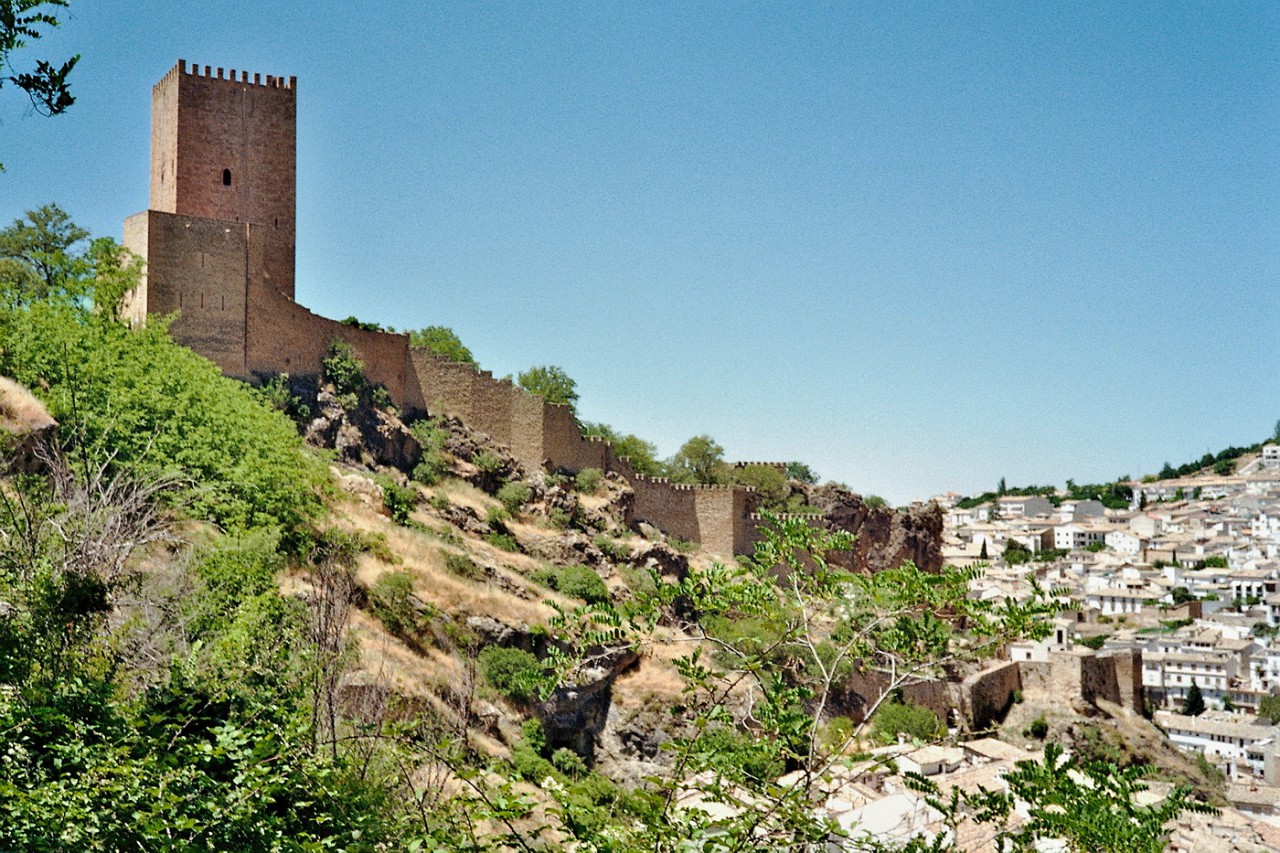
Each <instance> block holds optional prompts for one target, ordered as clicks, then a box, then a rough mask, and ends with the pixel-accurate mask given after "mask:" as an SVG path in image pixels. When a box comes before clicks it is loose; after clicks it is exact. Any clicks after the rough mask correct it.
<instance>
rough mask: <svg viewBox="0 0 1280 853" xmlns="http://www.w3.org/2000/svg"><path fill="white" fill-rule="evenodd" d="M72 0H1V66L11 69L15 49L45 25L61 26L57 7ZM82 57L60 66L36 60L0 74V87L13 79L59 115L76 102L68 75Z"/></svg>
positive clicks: (41, 107) (42, 109) (40, 107)
mask: <svg viewBox="0 0 1280 853" xmlns="http://www.w3.org/2000/svg"><path fill="white" fill-rule="evenodd" d="M69 2H70V0H0V68H6V69H12V66H11V64H10V56H11V54H12V53H13V52H14V51H16V50H18V49H19V48H23V47H26V46H27V43H28V41H34V40H36V39H39V38H41V37H42V36H43V35H44V32H43V31H44V30H45V29H48V28H52V27H56V26H58V23H59V22H58V16H57V9H59V8H66V7H67V6H68V5H69ZM41 7H45V8H41ZM79 61H80V57H79V55H76V56H73V57H71V58H70V59H68V60H66V61H65V62H63V63H62V64H61V65H59V66H55V65H53V64H52V63H50V62H48V61H46V60H43V59H41V60H37V61H36V64H35V69H34V70H32V71H25V72H15V73H13V74H10V75H9V76H7V77H4V76H0V89H2V88H4V85H5V84H6V83H12V84H13V85H14V86H17V87H18V88H19V89H21V90H22V91H24V92H26V93H27V97H29V98H30V99H31V105H32V106H33V107H34V108H35V110H36V111H37V112H39V113H41V114H43V115H47V116H55V115H58V114H59V113H62V112H65V111H66V110H67V108H68V107H70V106H71V105H72V104H74V103H75V100H76V99H75V98H74V97H73V96H72V95H71V88H70V85H69V84H68V83H67V77H68V76H69V75H70V74H71V69H73V68H75V67H76V63H77V62H79ZM2 168H3V166H0V169H2Z"/></svg>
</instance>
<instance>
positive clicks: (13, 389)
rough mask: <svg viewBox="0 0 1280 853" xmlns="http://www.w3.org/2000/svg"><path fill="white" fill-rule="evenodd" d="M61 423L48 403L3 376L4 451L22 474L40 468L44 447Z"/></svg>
mask: <svg viewBox="0 0 1280 853" xmlns="http://www.w3.org/2000/svg"><path fill="white" fill-rule="evenodd" d="M57 427H58V422H57V421H56V420H54V419H53V417H52V416H50V414H49V411H48V410H47V409H46V408H45V407H44V404H43V403H41V402H40V401H39V400H38V399H36V397H35V395H33V394H32V393H31V392H30V391H28V390H27V389H26V388H24V387H22V386H21V385H19V384H18V383H17V382H14V381H13V380H12V379H9V378H7V377H3V376H0V452H2V453H3V454H4V456H6V457H8V460H7V461H8V464H9V465H10V466H12V467H13V468H15V469H17V470H20V471H30V470H35V469H36V468H39V467H40V464H41V463H40V457H41V453H42V448H44V447H46V446H47V444H48V442H49V441H50V440H51V439H52V436H53V434H54V431H55V430H56V429H57Z"/></svg>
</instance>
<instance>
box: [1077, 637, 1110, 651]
mask: <svg viewBox="0 0 1280 853" xmlns="http://www.w3.org/2000/svg"><path fill="white" fill-rule="evenodd" d="M1076 642H1077V643H1079V644H1080V645H1082V646H1084V647H1085V648H1087V649H1093V650H1094V651H1095V652H1096V651H1097V650H1098V649H1100V648H1102V646H1103V644H1104V643H1106V642H1107V635H1106V634H1096V635H1094V636H1092V637H1085V638H1084V639H1083V640H1076Z"/></svg>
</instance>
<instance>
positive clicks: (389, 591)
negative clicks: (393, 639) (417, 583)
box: [369, 571, 419, 636]
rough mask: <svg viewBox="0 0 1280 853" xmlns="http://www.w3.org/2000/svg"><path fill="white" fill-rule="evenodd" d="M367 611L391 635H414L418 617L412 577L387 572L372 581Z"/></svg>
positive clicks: (408, 574) (402, 572) (405, 574)
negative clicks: (369, 611) (370, 612)
mask: <svg viewBox="0 0 1280 853" xmlns="http://www.w3.org/2000/svg"><path fill="white" fill-rule="evenodd" d="M369 609H370V610H371V611H372V613H373V615H374V616H376V617H377V618H378V620H379V621H381V622H382V624H383V625H384V626H385V627H386V629H387V630H388V631H390V632H391V633H392V634H396V635H398V636H405V635H412V634H416V633H417V631H418V629H419V625H418V622H419V617H418V611H417V609H416V607H415V606H414V602H413V575H412V574H410V573H409V572H405V571H400V572H389V573H387V574H385V575H383V576H382V577H380V578H378V579H377V580H376V581H374V584H373V588H372V589H370V590H369Z"/></svg>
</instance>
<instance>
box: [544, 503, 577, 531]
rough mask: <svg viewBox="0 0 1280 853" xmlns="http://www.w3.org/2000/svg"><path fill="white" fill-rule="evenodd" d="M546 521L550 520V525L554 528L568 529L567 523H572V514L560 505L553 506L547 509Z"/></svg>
mask: <svg viewBox="0 0 1280 853" xmlns="http://www.w3.org/2000/svg"><path fill="white" fill-rule="evenodd" d="M547 521H549V522H551V526H552V527H554V528H555V529H556V530H568V529H569V525H571V524H572V523H573V516H572V515H570V514H569V513H567V512H565V511H564V510H562V509H561V508H560V507H558V506H553V507H551V509H549V510H547Z"/></svg>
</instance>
